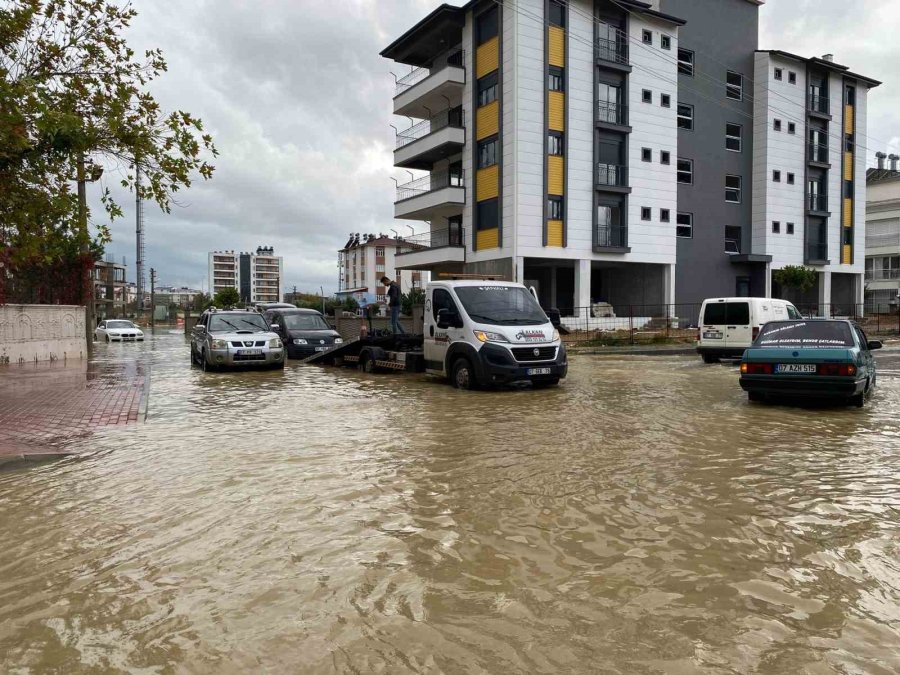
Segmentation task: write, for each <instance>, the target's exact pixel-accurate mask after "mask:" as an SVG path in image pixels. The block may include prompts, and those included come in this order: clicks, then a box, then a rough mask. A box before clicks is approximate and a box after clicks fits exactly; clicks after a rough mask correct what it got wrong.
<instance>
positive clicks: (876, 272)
mask: <svg viewBox="0 0 900 675" xmlns="http://www.w3.org/2000/svg"><path fill="white" fill-rule="evenodd" d="M897 279H900V269H890V268H886V267H884V268H876V269H871V270H866V281H896V280H897Z"/></svg>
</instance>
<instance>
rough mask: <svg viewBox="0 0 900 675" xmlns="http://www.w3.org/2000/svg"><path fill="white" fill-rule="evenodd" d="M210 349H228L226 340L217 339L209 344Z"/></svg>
mask: <svg viewBox="0 0 900 675" xmlns="http://www.w3.org/2000/svg"><path fill="white" fill-rule="evenodd" d="M209 346H210V349H228V340H219V339H218V338H217V339H215V340H213V341H212V342H211V343H210V345H209Z"/></svg>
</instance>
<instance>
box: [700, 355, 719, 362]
mask: <svg viewBox="0 0 900 675" xmlns="http://www.w3.org/2000/svg"><path fill="white" fill-rule="evenodd" d="M718 362H719V357H718V356H713V355H712V354H704V355H703V363H718Z"/></svg>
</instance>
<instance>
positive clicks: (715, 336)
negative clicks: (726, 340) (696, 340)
mask: <svg viewBox="0 0 900 675" xmlns="http://www.w3.org/2000/svg"><path fill="white" fill-rule="evenodd" d="M703 339H704V340H721V339H722V334H721V333H713V332H709V333H704V334H703Z"/></svg>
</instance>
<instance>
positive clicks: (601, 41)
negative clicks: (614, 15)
mask: <svg viewBox="0 0 900 675" xmlns="http://www.w3.org/2000/svg"><path fill="white" fill-rule="evenodd" d="M600 28H601V34H602V35H603V37H599V38H597V58H598V59H601V60H603V61H609V62H610V63H619V64H622V65H627V64H628V36H627V35H625V33H623V32H622V31H620V30H619V29H617V28H613V27H612V26H609V25H607V24H603V23H601V24H600Z"/></svg>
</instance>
